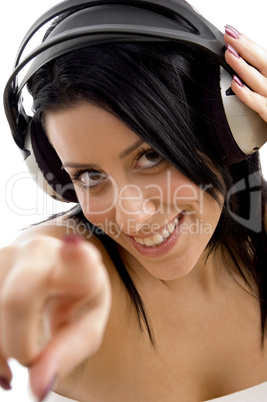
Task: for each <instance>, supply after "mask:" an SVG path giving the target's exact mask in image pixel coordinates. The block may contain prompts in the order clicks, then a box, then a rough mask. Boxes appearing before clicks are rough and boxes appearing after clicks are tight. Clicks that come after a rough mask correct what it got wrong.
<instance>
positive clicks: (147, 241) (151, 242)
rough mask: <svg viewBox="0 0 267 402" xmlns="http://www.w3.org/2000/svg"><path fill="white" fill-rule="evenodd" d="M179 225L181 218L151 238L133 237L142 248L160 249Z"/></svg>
mask: <svg viewBox="0 0 267 402" xmlns="http://www.w3.org/2000/svg"><path fill="white" fill-rule="evenodd" d="M178 223H179V216H178V217H177V218H175V219H174V221H173V222H170V223H169V224H168V225H167V226H166V227H165V228H164V229H162V230H161V232H159V233H156V234H154V235H153V236H150V237H143V238H141V237H133V239H134V240H135V241H136V243H138V244H140V245H141V246H145V247H148V248H152V247H158V246H160V245H161V244H163V243H164V242H165V241H166V240H167V239H168V238H169V237H170V235H171V234H172V233H173V232H174V231H175V229H176V228H177V226H178Z"/></svg>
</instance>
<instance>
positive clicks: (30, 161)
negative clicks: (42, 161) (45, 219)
mask: <svg viewBox="0 0 267 402" xmlns="http://www.w3.org/2000/svg"><path fill="white" fill-rule="evenodd" d="M30 132H31V125H30V124H29V125H28V127H27V132H26V136H25V149H27V150H28V151H29V156H28V157H27V158H26V159H25V162H26V166H27V168H28V170H29V172H31V173H32V174H33V175H34V176H35V177H34V179H35V181H36V183H37V184H38V186H39V187H40V188H41V189H42V190H43V191H44V192H45V193H46V194H47V195H49V196H50V197H52V198H54V199H55V200H58V201H62V202H69V201H68V200H65V199H64V198H62V197H60V196H59V194H57V193H56V192H55V191H54V189H53V188H52V187H51V186H50V185H49V183H48V181H47V180H46V179H45V177H44V175H43V174H42V172H41V171H40V169H39V167H38V165H37V162H36V160H35V156H34V152H33V149H32V143H31V134H30ZM48 175H53V173H48ZM47 179H49V177H47Z"/></svg>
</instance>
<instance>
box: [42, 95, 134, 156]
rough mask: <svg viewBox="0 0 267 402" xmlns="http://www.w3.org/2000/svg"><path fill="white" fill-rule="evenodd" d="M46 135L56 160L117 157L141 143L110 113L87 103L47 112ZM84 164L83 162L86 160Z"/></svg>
mask: <svg viewBox="0 0 267 402" xmlns="http://www.w3.org/2000/svg"><path fill="white" fill-rule="evenodd" d="M45 125H46V131H47V135H48V137H49V139H50V141H51V143H52V145H53V146H54V148H55V149H56V151H57V153H58V154H59V157H60V158H61V159H62V158H63V159H64V160H66V158H70V157H72V159H73V158H74V157H78V158H79V161H81V159H87V158H88V156H89V154H90V156H97V155H98V154H101V152H102V156H103V152H105V155H109V154H110V155H111V154H119V153H121V152H122V151H123V150H124V149H125V148H126V147H129V146H130V145H131V144H132V143H136V142H137V141H138V140H140V137H138V136H137V135H136V134H135V133H134V132H133V131H132V130H130V129H129V128H128V127H127V126H126V125H125V124H124V123H122V122H121V121H120V120H118V119H117V118H116V117H115V116H114V115H112V114H111V113H109V112H107V111H105V110H103V109H101V108H99V107H97V106H95V105H92V104H90V103H87V102H83V103H80V104H78V105H77V106H75V107H73V108H71V109H70V108H69V109H65V110H60V111H52V112H48V113H47V116H46V119H45ZM85 162H86V161H85Z"/></svg>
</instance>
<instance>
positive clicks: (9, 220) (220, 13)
mask: <svg viewBox="0 0 267 402" xmlns="http://www.w3.org/2000/svg"><path fill="white" fill-rule="evenodd" d="M57 3H58V1H55V0H46V1H40V0H39V1H38V0H24V1H21V0H15V1H6V2H5V7H4V8H2V10H1V15H0V19H1V24H0V38H1V49H0V51H1V59H0V60H1V67H0V68H1V70H0V71H1V75H0V91H1V93H2V92H3V88H4V85H5V82H6V80H7V78H8V76H9V75H10V73H11V71H12V65H13V61H14V58H15V54H16V51H17V48H18V46H19V44H20V42H21V40H22V38H23V36H24V35H25V34H26V31H27V30H28V28H29V27H30V25H31V24H32V23H33V22H34V21H35V20H36V19H37V18H38V17H39V16H40V15H41V14H42V13H43V12H44V11H46V10H47V9H48V8H50V7H52V6H54V5H55V4H57ZM191 4H192V5H194V6H195V8H196V9H197V10H198V11H200V12H201V13H202V14H203V15H204V16H205V17H206V18H207V19H209V20H210V21H211V22H213V23H214V24H215V25H216V26H217V27H218V28H219V29H221V30H222V31H223V30H224V26H225V25H226V24H230V25H233V26H234V27H236V28H237V29H238V30H239V31H241V32H244V33H246V35H248V36H250V37H252V38H253V39H255V40H256V41H258V42H259V43H261V44H262V45H263V46H264V47H267V24H266V15H267V2H266V1H265V0H253V1H246V2H245V1H244V0H223V1H218V0H191ZM0 122H1V126H0V127H1V130H0V185H1V192H0V210H1V231H0V247H2V246H4V245H6V244H9V243H10V241H12V239H13V238H14V237H15V236H17V234H18V233H19V231H20V229H22V228H23V227H25V226H26V227H27V226H28V225H29V224H31V223H33V222H37V221H39V220H42V219H43V218H44V217H46V216H48V215H49V214H52V213H54V212H57V211H60V210H63V209H67V208H69V206H66V205H62V204H60V203H57V202H54V201H53V200H51V199H48V198H47V197H46V196H45V195H44V194H43V193H42V192H41V191H39V190H37V187H36V185H35V184H34V182H33V180H32V179H31V177H30V175H29V174H28V173H27V170H26V168H25V166H24V162H23V161H22V158H21V154H20V152H18V150H17V149H16V147H15V146H14V144H13V141H12V140H11V136H10V132H9V128H8V125H7V123H6V121H5V116H4V111H3V106H2V104H1V106H0ZM261 154H262V163H263V169H264V172H265V176H266V177H267V146H265V147H264V148H263V151H262V152H261ZM22 177H23V179H22ZM0 269H1V267H0ZM33 302H34V301H33ZM12 366H13V369H14V380H13V391H10V392H3V391H1V390H0V401H3V402H8V401H13V402H14V401H21V402H26V401H30V400H32V399H30V397H29V396H27V395H28V392H27V390H26V389H27V372H26V370H25V369H24V368H22V367H20V366H19V365H17V364H16V363H15V362H12Z"/></svg>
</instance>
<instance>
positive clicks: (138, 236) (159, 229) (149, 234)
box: [130, 211, 183, 239]
mask: <svg viewBox="0 0 267 402" xmlns="http://www.w3.org/2000/svg"><path fill="white" fill-rule="evenodd" d="M182 213H183V211H182V212H180V213H179V214H178V215H176V216H175V217H174V218H173V219H172V220H170V221H169V222H167V223H165V224H164V225H163V226H161V227H160V228H158V229H157V230H155V231H153V232H150V233H146V234H144V235H139V234H138V235H137V234H136V235H134V236H133V235H130V237H136V238H138V239H145V238H147V237H152V236H154V235H156V234H160V233H161V232H162V230H164V229H166V230H168V225H169V224H170V223H173V222H174V220H175V219H180V218H181V216H182ZM151 226H153V224H151V225H150V227H151Z"/></svg>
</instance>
